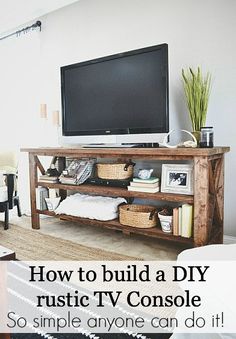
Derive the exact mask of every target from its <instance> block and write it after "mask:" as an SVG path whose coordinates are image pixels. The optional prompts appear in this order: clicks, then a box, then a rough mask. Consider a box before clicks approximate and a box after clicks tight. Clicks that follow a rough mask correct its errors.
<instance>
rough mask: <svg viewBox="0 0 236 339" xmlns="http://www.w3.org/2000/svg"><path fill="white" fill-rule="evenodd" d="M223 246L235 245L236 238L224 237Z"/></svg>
mask: <svg viewBox="0 0 236 339" xmlns="http://www.w3.org/2000/svg"><path fill="white" fill-rule="evenodd" d="M224 244H236V237H232V236H231V235H224Z"/></svg>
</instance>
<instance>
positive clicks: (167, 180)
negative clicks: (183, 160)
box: [161, 164, 193, 194]
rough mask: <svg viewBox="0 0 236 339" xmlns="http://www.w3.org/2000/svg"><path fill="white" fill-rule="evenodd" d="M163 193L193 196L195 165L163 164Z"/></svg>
mask: <svg viewBox="0 0 236 339" xmlns="http://www.w3.org/2000/svg"><path fill="white" fill-rule="evenodd" d="M161 192H163V193H176V194H178V193H179V194H193V165H191V164H162V173H161Z"/></svg>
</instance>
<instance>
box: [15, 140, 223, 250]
mask: <svg viewBox="0 0 236 339" xmlns="http://www.w3.org/2000/svg"><path fill="white" fill-rule="evenodd" d="M21 151H22V152H28V153H29V169H30V194H31V213H32V228H33V229H39V228H40V219H39V215H40V214H46V215H49V216H55V217H59V218H60V219H63V220H70V221H78V222H80V223H83V224H87V225H94V226H100V227H104V228H110V229H113V230H120V231H122V232H124V233H125V234H131V233H135V234H142V235H145V236H148V237H153V238H159V239H163V240H168V241H173V242H176V243H180V244H183V245H184V246H186V247H191V246H203V245H207V244H213V243H222V242H223V222H224V153H226V152H229V147H214V148H208V149H204V148H195V149H192V148H191V149H190V148H176V149H167V148H100V149H99V148H24V149H22V150H21ZM40 156H51V157H54V158H55V157H57V160H58V164H59V167H60V170H62V169H64V168H65V163H66V158H75V159H76V158H77V159H78V158H84V157H92V158H100V159H101V158H107V159H111V158H112V159H116V160H119V161H121V160H122V161H128V160H130V159H132V160H136V161H138V160H141V161H145V162H148V161H151V162H154V161H158V162H161V161H165V162H166V161H168V162H174V161H192V163H193V168H194V193H193V195H184V194H174V193H161V192H158V193H144V192H132V191H128V190H127V189H126V188H120V187H107V186H104V187H103V186H94V185H87V184H82V185H77V186H75V185H65V184H60V183H45V182H40V181H38V172H39V171H40V172H41V174H45V169H44V167H43V166H42V163H41V162H40V159H39V157H40ZM38 186H43V187H47V188H55V189H59V193H60V195H61V196H62V198H65V197H66V192H67V190H71V191H78V192H81V193H88V194H92V195H103V196H111V197H117V196H119V197H124V198H140V199H147V200H159V201H166V202H173V203H189V204H193V206H194V224H193V236H192V237H191V238H184V237H180V236H174V235H172V234H168V233H164V232H162V231H161V229H160V228H158V227H153V228H149V229H141V228H136V227H128V226H124V225H121V224H120V223H119V222H118V220H112V221H105V222H104V221H97V220H91V219H84V218H78V217H74V216H69V215H56V214H55V213H54V212H50V211H47V210H38V209H37V208H36V188H37V187H38Z"/></svg>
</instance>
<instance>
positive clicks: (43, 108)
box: [40, 104, 47, 119]
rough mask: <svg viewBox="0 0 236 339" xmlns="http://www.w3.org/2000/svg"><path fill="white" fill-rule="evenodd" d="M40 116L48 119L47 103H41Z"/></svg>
mask: <svg viewBox="0 0 236 339" xmlns="http://www.w3.org/2000/svg"><path fill="white" fill-rule="evenodd" d="M40 118H42V119H47V104H41V105H40Z"/></svg>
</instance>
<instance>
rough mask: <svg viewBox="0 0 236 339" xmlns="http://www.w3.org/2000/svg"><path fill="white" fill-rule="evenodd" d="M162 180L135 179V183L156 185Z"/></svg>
mask: <svg viewBox="0 0 236 339" xmlns="http://www.w3.org/2000/svg"><path fill="white" fill-rule="evenodd" d="M159 181H160V179H159V178H157V177H151V178H149V179H140V178H133V182H143V183H146V184H147V183H149V184H154V183H156V182H159Z"/></svg>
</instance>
